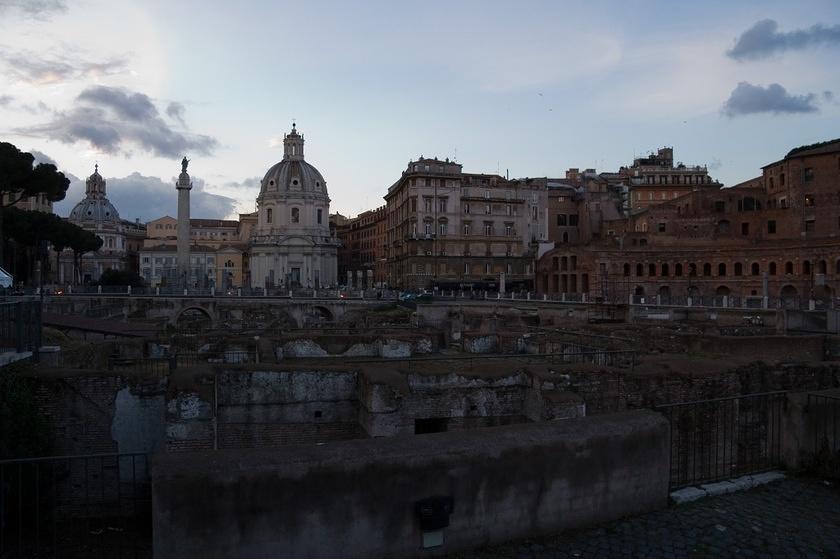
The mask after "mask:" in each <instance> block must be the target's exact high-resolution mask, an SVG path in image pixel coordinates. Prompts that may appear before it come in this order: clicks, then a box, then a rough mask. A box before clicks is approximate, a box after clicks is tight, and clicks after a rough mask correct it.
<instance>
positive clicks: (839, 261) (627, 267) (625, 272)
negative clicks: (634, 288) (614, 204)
mask: <svg viewBox="0 0 840 559" xmlns="http://www.w3.org/2000/svg"><path fill="white" fill-rule="evenodd" d="M837 262H838V264H840V260H838V261H837ZM629 275H630V264H628V263H626V262H625V263H624V276H625V277H627V276H629Z"/></svg>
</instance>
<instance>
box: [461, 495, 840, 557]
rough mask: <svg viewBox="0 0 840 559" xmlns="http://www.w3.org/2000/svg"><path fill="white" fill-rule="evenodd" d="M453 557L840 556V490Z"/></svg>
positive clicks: (649, 518)
mask: <svg viewBox="0 0 840 559" xmlns="http://www.w3.org/2000/svg"><path fill="white" fill-rule="evenodd" d="M454 557H458V558H463V559H499V558H503V557H504V558H516V559H531V558H533V559H549V558H551V559H554V558H558V559H559V558H566V557H574V558H577V557H581V558H588V557H634V558H635V557H644V558H648V557H650V558H678V557H756V558H758V557H773V558H775V557H802V558H809V559H810V558H812V557H840V488H838V486H837V485H836V484H832V485H827V484H826V483H825V482H822V481H818V480H799V479H786V480H784V481H781V482H777V483H773V484H770V485H767V486H763V487H759V488H756V489H751V490H749V491H745V492H741V493H732V494H729V495H722V496H720V497H708V498H705V499H700V500H699V501H694V502H692V503H688V504H685V505H680V506H678V507H671V508H668V509H666V510H663V511H658V512H654V513H650V514H646V515H642V516H638V517H634V518H627V519H625V520H620V521H616V522H613V523H611V524H608V525H605V526H602V527H600V528H595V529H591V530H584V531H578V532H569V533H566V534H563V535H560V536H551V537H546V538H539V539H533V540H523V541H518V542H511V543H508V544H504V545H501V546H497V547H492V548H484V549H479V550H475V551H472V552H470V553H466V554H460V555H455V556H454Z"/></svg>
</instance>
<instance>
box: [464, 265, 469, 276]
mask: <svg viewBox="0 0 840 559" xmlns="http://www.w3.org/2000/svg"><path fill="white" fill-rule="evenodd" d="M469 274H470V263H469V262H464V275H467V276H468V275H469Z"/></svg>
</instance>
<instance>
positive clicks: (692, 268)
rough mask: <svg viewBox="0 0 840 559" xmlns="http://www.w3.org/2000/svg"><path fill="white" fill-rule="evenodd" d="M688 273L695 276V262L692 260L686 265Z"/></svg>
mask: <svg viewBox="0 0 840 559" xmlns="http://www.w3.org/2000/svg"><path fill="white" fill-rule="evenodd" d="M688 275H689V277H697V264H694V263H693V262H692V263H691V264H689V265H688Z"/></svg>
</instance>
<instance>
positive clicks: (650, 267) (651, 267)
mask: <svg viewBox="0 0 840 559" xmlns="http://www.w3.org/2000/svg"><path fill="white" fill-rule="evenodd" d="M648 275H649V276H655V275H656V264H648Z"/></svg>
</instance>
